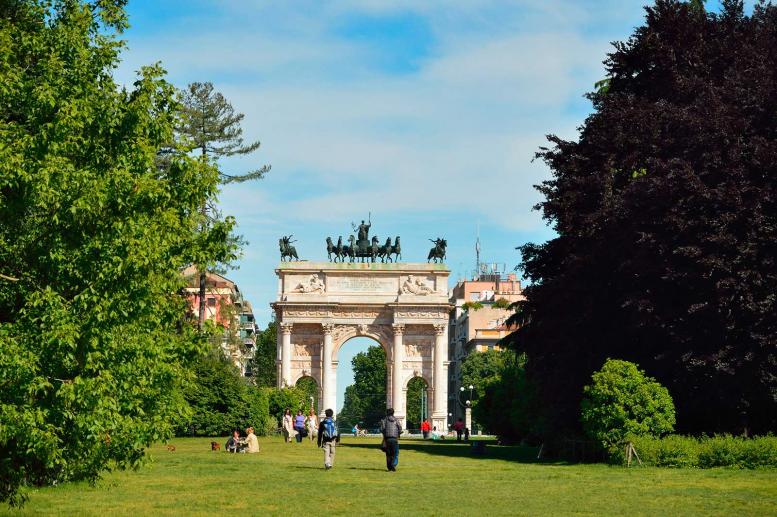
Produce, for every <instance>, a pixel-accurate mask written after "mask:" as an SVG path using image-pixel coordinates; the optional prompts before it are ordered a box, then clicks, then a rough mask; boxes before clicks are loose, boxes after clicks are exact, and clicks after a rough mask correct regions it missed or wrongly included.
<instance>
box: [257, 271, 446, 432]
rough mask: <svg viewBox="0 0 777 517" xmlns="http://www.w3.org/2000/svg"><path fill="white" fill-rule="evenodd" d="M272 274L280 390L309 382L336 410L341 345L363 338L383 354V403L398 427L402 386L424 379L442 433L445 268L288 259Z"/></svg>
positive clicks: (401, 416)
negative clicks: (391, 410) (275, 284)
mask: <svg viewBox="0 0 777 517" xmlns="http://www.w3.org/2000/svg"><path fill="white" fill-rule="evenodd" d="M276 273H277V275H278V297H277V300H276V302H275V303H273V304H272V307H273V309H274V310H275V313H276V321H278V356H277V365H278V384H279V387H283V386H293V385H295V384H296V382H297V381H298V380H299V379H300V378H302V377H305V376H307V377H311V378H313V379H314V380H315V381H316V383H317V384H318V386H319V394H320V395H319V397H320V398H319V405H318V406H319V408H320V409H321V410H322V411H323V410H324V409H326V408H332V409H335V408H336V407H337V400H336V386H337V379H336V375H337V364H338V359H337V358H338V353H339V351H340V348H341V347H342V346H343V344H344V343H345V342H346V341H348V340H349V339H351V338H353V337H356V336H366V337H370V338H372V339H374V340H375V341H376V342H378V343H379V344H380V345H381V346H382V347H383V349H384V350H385V351H386V360H387V363H388V364H387V372H388V375H387V381H386V382H387V386H386V393H387V401H386V405H387V406H389V407H393V408H394V410H395V415H396V416H397V417H398V418H399V419H400V420H401V422H402V425H403V426H405V425H406V419H405V414H406V413H405V404H406V400H407V397H406V393H407V384H408V382H409V381H410V380H411V379H412V378H414V377H421V378H423V379H424V381H425V382H426V384H427V386H428V390H429V391H428V393H429V400H430V402H431V408H430V410H431V411H430V412H431V415H432V425H434V426H436V427H437V428H438V429H444V428H446V421H447V399H448V393H447V391H448V314H449V312H450V309H451V306H450V304H449V302H448V275H449V273H450V271H448V269H447V268H446V267H445V265H444V264H442V263H388V262H387V263H380V262H366V263H359V262H341V263H338V262H286V263H281V265H280V266H279V267H278V269H276Z"/></svg>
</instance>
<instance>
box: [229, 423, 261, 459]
mask: <svg viewBox="0 0 777 517" xmlns="http://www.w3.org/2000/svg"><path fill="white" fill-rule="evenodd" d="M224 451H225V452H247V453H255V452H259V439H258V438H257V437H256V435H255V434H254V428H253V427H248V428H246V436H245V437H241V436H240V431H239V430H238V429H235V430H234V431H232V436H230V437H229V440H227V443H226V444H225V445H224Z"/></svg>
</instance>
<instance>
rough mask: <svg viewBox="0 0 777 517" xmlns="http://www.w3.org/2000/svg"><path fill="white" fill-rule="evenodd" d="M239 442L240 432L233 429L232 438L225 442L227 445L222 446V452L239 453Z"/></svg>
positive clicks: (240, 444) (240, 445)
mask: <svg viewBox="0 0 777 517" xmlns="http://www.w3.org/2000/svg"><path fill="white" fill-rule="evenodd" d="M241 442H242V440H241V438H240V431H238V430H237V429H235V430H234V431H232V436H230V437H229V440H227V443H226V445H225V446H224V452H240V449H241V447H242V443H241Z"/></svg>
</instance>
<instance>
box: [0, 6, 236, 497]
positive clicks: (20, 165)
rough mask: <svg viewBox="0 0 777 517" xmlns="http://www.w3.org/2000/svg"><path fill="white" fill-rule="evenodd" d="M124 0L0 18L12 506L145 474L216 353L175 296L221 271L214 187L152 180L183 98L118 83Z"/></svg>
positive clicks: (0, 327)
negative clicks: (206, 221)
mask: <svg viewBox="0 0 777 517" xmlns="http://www.w3.org/2000/svg"><path fill="white" fill-rule="evenodd" d="M123 3H124V2H122V1H115V2H109V1H96V2H88V3H87V2H81V1H75V0H73V1H61V0H50V1H45V2H44V1H36V0H17V1H14V2H5V3H3V4H2V5H1V6H0V84H2V88H0V272H2V274H3V279H1V280H0V479H1V480H2V481H1V482H0V499H2V500H6V501H10V502H11V503H12V504H19V503H21V502H22V501H23V499H24V494H23V487H26V486H31V485H45V484H52V483H61V482H64V481H67V480H74V479H86V480H91V481H94V480H95V479H97V477H98V476H99V475H100V473H101V472H102V471H104V470H106V469H109V468H120V469H121V468H127V467H137V466H138V465H140V464H141V463H142V462H143V461H144V457H145V455H144V450H145V448H146V447H147V446H149V445H150V444H151V443H153V442H157V441H160V440H165V439H167V438H168V437H170V436H171V435H172V433H173V430H174V427H175V425H177V423H178V422H180V421H182V420H185V419H186V413H187V406H186V404H185V402H184V400H183V396H182V388H183V387H184V384H185V381H186V371H185V367H186V365H187V363H189V362H190V361H191V360H192V359H193V358H194V357H195V356H196V355H198V354H199V353H200V351H201V350H202V349H203V347H204V345H205V340H204V339H202V338H201V337H199V336H197V335H195V333H193V332H192V331H191V329H190V328H189V327H188V326H187V325H185V324H184V323H183V322H182V315H183V314H184V313H185V307H186V302H185V300H184V298H183V297H182V296H181V295H178V294H176V293H180V292H181V291H182V288H183V287H184V285H183V279H182V278H181V275H180V271H181V269H182V268H183V267H184V266H186V265H188V264H191V263H192V262H194V261H195V260H213V259H214V257H213V256H209V254H210V252H209V251H207V250H204V249H203V248H202V247H201V245H200V244H201V243H200V241H199V240H198V238H197V232H196V230H197V226H198V224H199V215H198V211H199V208H200V207H201V206H202V203H203V202H205V200H207V199H210V198H212V197H213V196H214V195H215V194H216V192H217V190H218V185H219V182H218V175H217V171H216V170H215V169H214V168H213V167H211V166H210V165H209V164H207V163H205V162H201V161H199V160H196V159H193V158H190V157H189V156H186V155H185V154H184V153H177V154H176V155H174V156H172V157H171V158H170V160H169V161H168V163H167V165H166V166H165V167H164V168H163V169H160V168H158V166H157V165H158V164H157V160H156V155H157V150H158V149H160V148H161V147H163V146H164V145H166V143H167V142H170V141H172V140H173V130H174V126H175V120H176V116H177V113H178V110H177V104H176V96H175V90H174V88H173V87H172V86H171V85H169V84H168V83H166V82H165V81H164V80H163V71H162V70H161V69H160V68H159V67H156V66H154V67H145V68H142V69H141V71H140V73H139V76H138V79H137V81H136V82H135V83H134V85H132V86H131V87H130V88H118V87H117V85H116V84H115V83H114V81H113V78H112V73H113V70H114V68H115V67H116V65H117V63H118V61H119V54H120V51H121V49H122V48H123V47H122V44H121V43H120V42H119V41H117V39H116V35H117V34H118V33H120V32H121V31H122V30H123V29H124V28H125V27H126V26H127V23H126V18H125V13H124V10H123ZM220 230H224V231H226V233H229V230H230V223H229V222H225V223H224V224H222V225H221V226H220ZM222 235H223V234H222ZM216 240H217V239H216V234H214V235H212V236H211V244H213V245H214V246H215V245H216V244H217V243H216ZM220 246H222V249H224V248H223V246H225V244H224V241H223V239H222V242H221V244H220ZM9 278H11V279H15V280H13V281H12V280H9Z"/></svg>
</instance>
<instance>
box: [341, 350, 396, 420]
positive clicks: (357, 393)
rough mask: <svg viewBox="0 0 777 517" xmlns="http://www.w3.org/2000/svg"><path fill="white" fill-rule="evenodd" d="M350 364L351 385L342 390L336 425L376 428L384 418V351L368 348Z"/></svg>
mask: <svg viewBox="0 0 777 517" xmlns="http://www.w3.org/2000/svg"><path fill="white" fill-rule="evenodd" d="M351 365H352V366H353V384H352V385H350V386H348V387H347V388H346V389H345V397H344V401H343V409H342V410H341V411H340V413H339V415H338V416H337V418H338V423H339V424H341V425H343V426H346V427H351V426H353V425H354V424H359V425H360V426H362V427H365V428H368V427H369V428H374V427H377V426H378V425H379V424H380V420H381V418H383V417H384V416H385V415H386V409H385V408H386V352H384V351H383V347H380V346H371V347H369V348H368V349H367V351H366V352H359V353H358V354H356V355H355V356H354V357H353V359H352V360H351Z"/></svg>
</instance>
